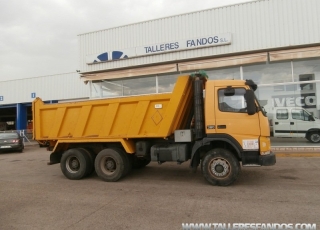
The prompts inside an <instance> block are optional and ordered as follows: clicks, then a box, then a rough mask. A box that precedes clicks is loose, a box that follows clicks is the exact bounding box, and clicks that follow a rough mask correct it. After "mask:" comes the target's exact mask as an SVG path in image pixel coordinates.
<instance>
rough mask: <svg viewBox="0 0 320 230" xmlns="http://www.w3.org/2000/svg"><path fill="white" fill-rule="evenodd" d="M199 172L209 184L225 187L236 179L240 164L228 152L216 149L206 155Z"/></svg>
mask: <svg viewBox="0 0 320 230" xmlns="http://www.w3.org/2000/svg"><path fill="white" fill-rule="evenodd" d="M201 170H202V175H203V176H204V178H205V179H206V180H207V181H208V182H209V183H210V184H212V185H219V186H227V185H230V184H232V183H233V182H234V181H235V180H236V179H237V178H238V176H239V173H240V163H239V161H238V159H237V158H236V157H235V156H234V155H233V154H232V153H231V152H230V151H229V150H226V149H220V148H217V149H213V150H210V151H209V152H207V153H206V155H205V156H204V158H203V160H202V163H201Z"/></svg>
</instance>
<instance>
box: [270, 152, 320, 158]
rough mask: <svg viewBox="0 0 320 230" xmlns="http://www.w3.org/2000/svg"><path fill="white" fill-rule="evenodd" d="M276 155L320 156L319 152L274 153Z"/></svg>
mask: <svg viewBox="0 0 320 230" xmlns="http://www.w3.org/2000/svg"><path fill="white" fill-rule="evenodd" d="M275 154H276V157H281V158H282V157H320V153H303V152H302V153H275Z"/></svg>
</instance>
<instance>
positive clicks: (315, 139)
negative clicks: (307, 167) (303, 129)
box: [310, 133, 320, 142]
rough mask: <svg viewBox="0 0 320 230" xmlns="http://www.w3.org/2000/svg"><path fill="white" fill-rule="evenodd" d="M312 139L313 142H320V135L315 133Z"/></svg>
mask: <svg viewBox="0 0 320 230" xmlns="http://www.w3.org/2000/svg"><path fill="white" fill-rule="evenodd" d="M310 139H311V141H312V142H319V141H320V135H319V134H318V133H313V134H311V137H310Z"/></svg>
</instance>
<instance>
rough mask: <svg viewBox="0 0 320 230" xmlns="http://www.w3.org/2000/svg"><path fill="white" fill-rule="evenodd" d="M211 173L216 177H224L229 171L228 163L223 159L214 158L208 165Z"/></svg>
mask: <svg viewBox="0 0 320 230" xmlns="http://www.w3.org/2000/svg"><path fill="white" fill-rule="evenodd" d="M210 169H211V173H212V174H213V175H214V176H216V177H224V176H226V175H228V173H229V172H230V165H229V163H228V162H227V161H226V160H224V159H214V160H213V161H212V163H211V166H210Z"/></svg>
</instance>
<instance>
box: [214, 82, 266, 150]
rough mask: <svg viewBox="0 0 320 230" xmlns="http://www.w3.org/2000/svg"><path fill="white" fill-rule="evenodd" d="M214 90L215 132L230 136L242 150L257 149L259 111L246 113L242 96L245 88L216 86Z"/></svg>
mask: <svg viewBox="0 0 320 230" xmlns="http://www.w3.org/2000/svg"><path fill="white" fill-rule="evenodd" d="M233 89H234V90H233ZM215 92H216V94H217V97H216V101H215V115H216V116H215V118H216V122H215V123H216V127H215V131H216V133H217V134H228V135H230V136H232V137H233V138H235V139H236V140H237V141H238V143H239V144H240V145H241V146H242V147H243V149H244V150H257V149H259V136H260V122H259V113H258V112H257V113H255V114H253V115H248V113H247V109H246V107H247V106H246V100H245V97H244V95H245V93H246V88H244V87H243V88H242V87H235V88H232V90H230V87H227V88H223V87H216V89H215Z"/></svg>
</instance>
